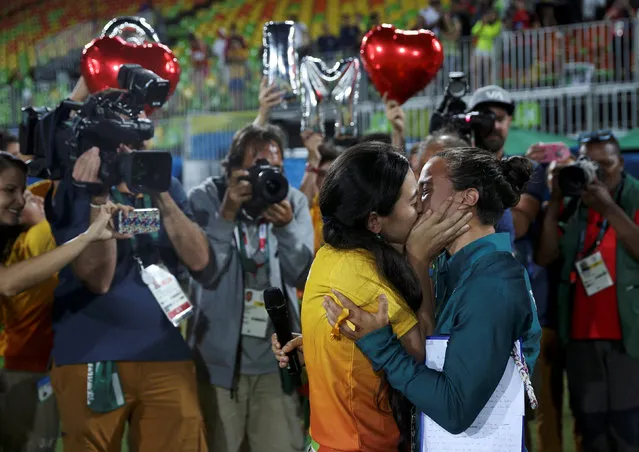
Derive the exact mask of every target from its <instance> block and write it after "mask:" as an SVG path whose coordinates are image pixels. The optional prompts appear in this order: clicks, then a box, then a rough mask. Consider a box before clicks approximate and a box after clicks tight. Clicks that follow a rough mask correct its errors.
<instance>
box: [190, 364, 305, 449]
mask: <svg viewBox="0 0 639 452" xmlns="http://www.w3.org/2000/svg"><path fill="white" fill-rule="evenodd" d="M200 403H201V404H202V412H203V414H204V419H205V422H206V428H207V434H208V444H209V450H211V451H212V452H240V450H246V447H244V449H242V444H243V443H244V441H245V439H246V440H247V442H248V446H249V448H250V450H251V452H299V451H302V450H303V448H304V433H303V425H302V424H303V420H302V410H301V404H300V403H299V398H298V395H297V394H293V395H286V394H284V392H283V391H282V384H281V381H280V375H279V373H273V374H266V375H255V376H253V375H251V376H249V375H241V376H240V377H239V382H238V385H237V389H236V390H235V391H233V393H232V392H231V391H230V390H228V389H226V388H221V387H219V386H211V385H210V384H207V383H203V384H200Z"/></svg>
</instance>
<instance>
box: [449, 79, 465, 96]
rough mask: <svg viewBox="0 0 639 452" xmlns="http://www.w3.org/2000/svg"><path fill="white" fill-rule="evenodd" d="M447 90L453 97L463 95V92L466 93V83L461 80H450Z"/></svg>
mask: <svg viewBox="0 0 639 452" xmlns="http://www.w3.org/2000/svg"><path fill="white" fill-rule="evenodd" d="M448 92H449V93H450V95H451V96H453V97H464V94H466V83H465V82H464V81H463V80H451V82H450V84H449V85H448Z"/></svg>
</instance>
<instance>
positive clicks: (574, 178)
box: [557, 156, 602, 197]
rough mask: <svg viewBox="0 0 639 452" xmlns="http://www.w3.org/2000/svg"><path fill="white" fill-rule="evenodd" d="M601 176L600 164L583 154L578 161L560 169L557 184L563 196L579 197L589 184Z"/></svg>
mask: <svg viewBox="0 0 639 452" xmlns="http://www.w3.org/2000/svg"><path fill="white" fill-rule="evenodd" d="M601 178H602V174H601V168H600V167H599V165H598V164H597V163H596V162H593V161H592V160H590V159H589V158H588V157H585V156H582V157H579V158H578V159H577V161H576V162H574V163H571V164H570V165H567V166H564V167H563V168H561V169H560V170H559V174H558V175H557V184H558V185H559V189H560V190H561V194H562V195H563V196H566V197H577V196H581V193H582V192H583V191H584V190H585V189H586V187H587V186H588V185H589V184H591V183H593V182H594V181H595V180H597V179H600V180H601Z"/></svg>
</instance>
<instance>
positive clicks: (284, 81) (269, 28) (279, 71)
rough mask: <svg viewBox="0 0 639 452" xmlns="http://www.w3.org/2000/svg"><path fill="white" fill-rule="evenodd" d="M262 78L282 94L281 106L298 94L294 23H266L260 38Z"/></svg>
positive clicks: (284, 105) (297, 62)
mask: <svg viewBox="0 0 639 452" xmlns="http://www.w3.org/2000/svg"><path fill="white" fill-rule="evenodd" d="M262 43H263V46H264V53H263V55H262V61H263V65H264V76H265V77H266V79H267V82H268V84H269V85H275V86H276V87H277V89H278V90H279V91H281V92H282V93H283V101H282V106H283V107H286V102H287V101H290V100H293V99H294V98H296V97H297V96H299V94H300V82H299V57H298V55H297V51H296V50H295V22H292V21H286V22H267V23H265V24H264V34H263V37H262Z"/></svg>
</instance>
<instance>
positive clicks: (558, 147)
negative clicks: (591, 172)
mask: <svg viewBox="0 0 639 452" xmlns="http://www.w3.org/2000/svg"><path fill="white" fill-rule="evenodd" d="M540 146H541V147H543V148H544V151H545V155H544V159H543V160H542V162H541V163H550V162H554V161H563V160H566V159H567V158H568V157H570V149H568V146H566V145H565V144H564V143H546V144H541V145H540Z"/></svg>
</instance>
